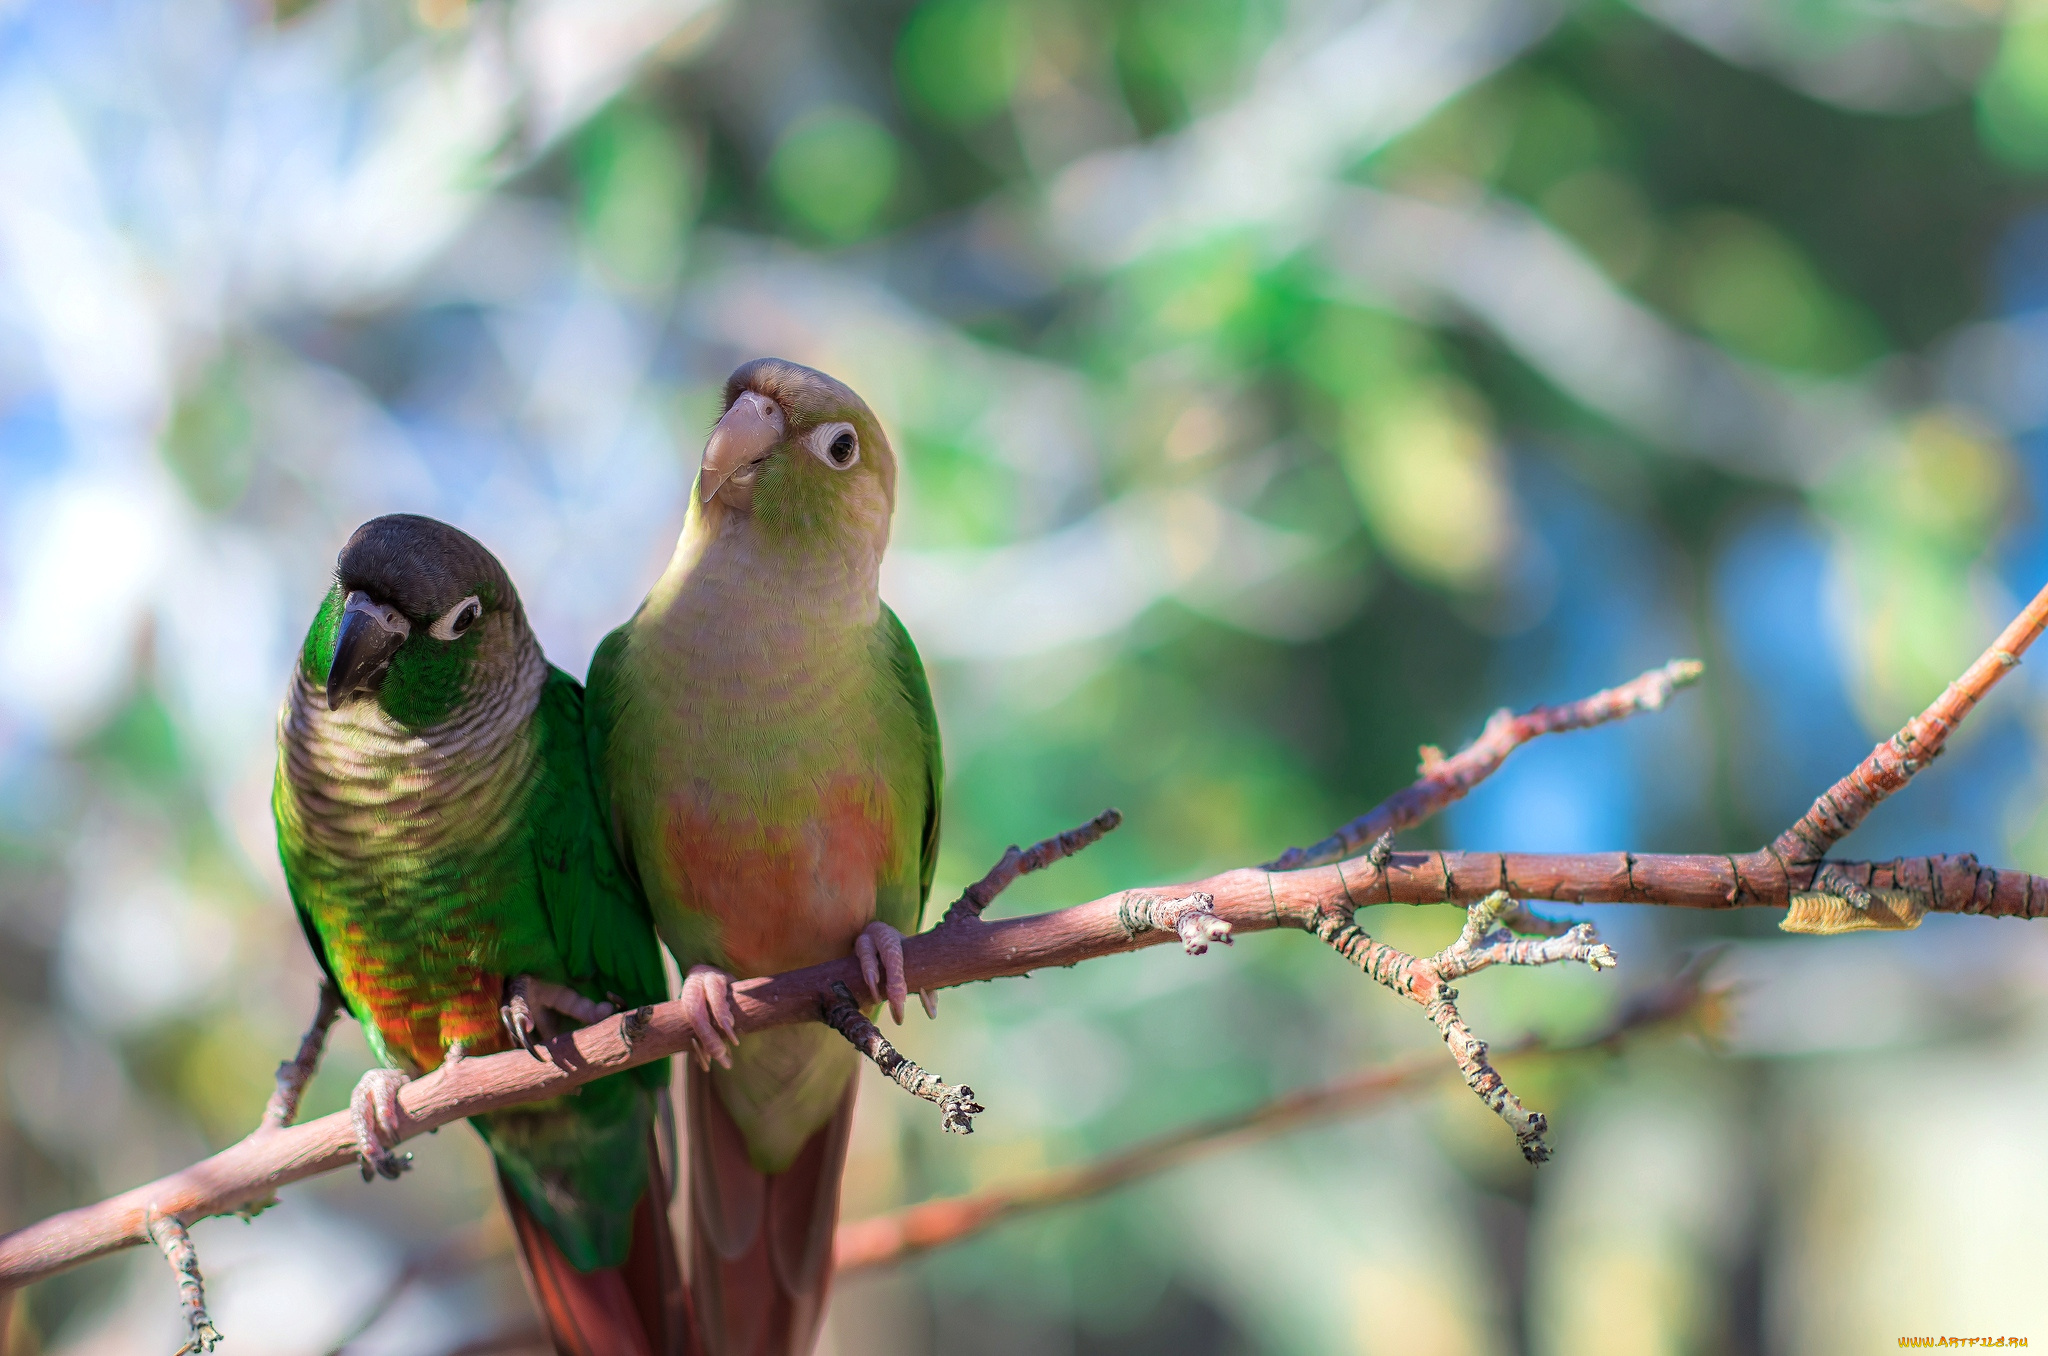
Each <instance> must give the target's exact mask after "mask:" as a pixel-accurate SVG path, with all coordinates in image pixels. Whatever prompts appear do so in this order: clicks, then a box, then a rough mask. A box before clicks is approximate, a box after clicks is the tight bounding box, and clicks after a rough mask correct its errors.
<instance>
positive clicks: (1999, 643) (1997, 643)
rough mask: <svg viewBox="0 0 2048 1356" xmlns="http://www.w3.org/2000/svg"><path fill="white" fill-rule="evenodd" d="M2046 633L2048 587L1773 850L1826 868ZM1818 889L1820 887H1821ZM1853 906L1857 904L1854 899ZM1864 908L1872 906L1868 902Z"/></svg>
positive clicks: (1797, 862)
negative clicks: (1839, 846) (1835, 851)
mask: <svg viewBox="0 0 2048 1356" xmlns="http://www.w3.org/2000/svg"><path fill="white" fill-rule="evenodd" d="M2044 629H2048V587H2044V588H2042V590H2041V591H2040V592H2039V593H2037V594H2035V595H2034V600H2033V601H2032V602H2030V603H2028V604H2027V605H2026V607H2025V608H2024V609H2022V611H2021V612H2020V614H2019V616H2017V617H2014V618H2013V619H2012V622H2011V623H2010V624H2009V625H2008V626H2007V627H2006V628H2005V630H2004V631H2002V632H2000V633H1999V636H1998V639H1996V640H1994V641H1992V642H1991V646H1990V648H1989V649H1987V650H1985V651H1984V653H1983V654H1981V655H1978V656H1977V662H1976V663H1974V664H1972V665H1970V667H1969V668H1967V669H1965V670H1964V671H1963V676H1962V677H1960V678H1958V679H1956V680H1955V681H1954V682H1953V683H1950V684H1949V685H1948V687H1947V688H1946V689H1944V690H1943V692H1942V694H1941V695H1940V696H1939V697H1937V698H1935V699H1934V702H1933V704H1931V705H1930V706H1929V707H1928V708H1927V709H1926V710H1925V711H1922V712H1921V713H1920V714H1919V715H1917V716H1915V717H1913V718H1912V719H1911V720H1909V721H1907V722H1906V724H1905V726H1904V728H1902V729H1901V730H1900V731H1899V732H1898V733H1897V734H1895V735H1893V736H1892V737H1891V738H1890V739H1887V740H1885V741H1884V742H1883V743H1881V744H1879V745H1878V746H1877V747H1876V748H1874V749H1872V750H1871V751H1870V756H1869V757H1867V758H1865V759H1864V760H1863V761H1862V762H1860V763H1858V764H1857V765H1856V767H1855V768H1854V769H1853V770H1852V771H1851V772H1850V773H1849V775H1848V776H1846V777H1844V778H1842V779H1841V780H1840V781H1838V782H1836V783H1835V784H1834V785H1833V786H1831V787H1829V788H1828V789H1827V790H1826V791H1824V792H1822V793H1821V795H1820V798H1819V799H1818V800H1816V801H1814V803H1813V806H1812V808H1811V809H1809V810H1807V812H1806V813H1805V814H1803V815H1801V816H1800V817H1799V819H1798V821H1797V822H1796V823H1794V824H1793V825H1792V827H1791V828H1789V829H1787V830H1785V831H1784V832H1783V833H1781V834H1779V835H1778V837H1777V840H1776V841H1775V842H1773V843H1772V844H1771V846H1770V848H1769V851H1771V852H1773V853H1775V854H1777V855H1778V856H1779V857H1781V858H1783V859H1784V861H1785V862H1786V863H1787V864H1788V865H1790V866H1792V867H1795V868H1797V867H1805V866H1811V865H1812V864H1814V863H1816V862H1818V861H1820V859H1821V858H1823V857H1825V856H1827V855H1828V852H1829V850H1830V849H1831V848H1833V847H1834V845H1835V844H1836V843H1839V842H1841V841H1842V839H1844V838H1846V837H1848V835H1849V833H1850V831H1851V830H1853V829H1854V828H1855V827H1856V826H1857V825H1858V824H1861V823H1862V822H1863V818H1864V816H1865V815H1868V814H1869V813H1870V812H1871V811H1872V810H1874V809H1876V808H1877V806H1878V804H1879V802H1881V801H1883V800H1884V799H1885V798H1886V797H1887V796H1890V795H1891V794H1892V793H1893V792H1895V791H1897V790H1899V789H1900V788H1901V787H1903V786H1904V785H1905V784H1906V783H1907V782H1909V781H1911V780H1912V779H1913V774H1914V773H1916V772H1918V771H1919V770H1920V769H1921V768H1923V767H1926V766H1927V765H1928V764H1929V763H1931V762H1933V761H1934V760H1935V759H1936V758H1938V757H1940V756H1941V751H1942V749H1943V748H1944V747H1945V746H1946V745H1947V743H1948V737H1949V736H1950V735H1952V734H1954V733H1955V731H1956V727H1957V726H1958V725H1961V724H1962V723H1963V717H1965V716H1967V715H1969V714H1970V711H1971V710H1972V709H1973V708H1974V707H1975V706H1976V705H1977V703H1978V702H1980V701H1982V700H1983V698H1984V694H1985V693H1987V692H1989V691H1990V690H1991V689H1992V688H1993V687H1994V686H1996V684H1997V683H1998V680H1999V679H2001V678H2003V677H2005V675H2006V674H2007V673H2009V672H2011V671H2012V670H2013V669H2015V668H2017V667H2019V662H2020V656H2021V655H2023V654H2025V653H2026V652H2027V648H2028V647H2029V646H2031V645H2032V644H2033V643H2034V642H2035V641H2036V640H2038V639H2039V638H2040V636H2041V632H2042V631H2043V630H2044ZM1815 885H1816V887H1818V885H1819V882H1818V881H1816V882H1815ZM1850 898H1851V902H1852V903H1853V902H1856V900H1855V897H1853V896H1851V897H1850ZM1858 907H1859V908H1867V907H1868V896H1867V895H1866V896H1864V897H1863V902H1861V903H1859V904H1858Z"/></svg>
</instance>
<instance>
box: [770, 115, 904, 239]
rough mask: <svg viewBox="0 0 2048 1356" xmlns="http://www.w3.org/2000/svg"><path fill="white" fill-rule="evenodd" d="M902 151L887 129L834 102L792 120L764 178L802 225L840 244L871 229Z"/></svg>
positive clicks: (884, 202) (890, 187)
mask: <svg viewBox="0 0 2048 1356" xmlns="http://www.w3.org/2000/svg"><path fill="white" fill-rule="evenodd" d="M900 160H901V151H900V149H899V147H898V146H897V144H896V138H895V137H893V136H891V135H890V134H889V131H888V129H886V128H884V127H883V126H882V125H881V124H880V123H878V122H876V121H875V120H874V119H873V118H870V117H869V116H868V115H867V114H865V113H862V112H860V111H859V110H857V109H853V108H848V107H845V106H843V105H832V106H829V107H826V108H821V109H817V110H815V111H813V112H811V113H807V114H805V115H804V116H803V117H801V118H799V119H797V120H796V121H795V122H794V123H792V124H790V127H789V130H788V131H786V132H784V133H783V135H782V140H781V141H780V142H778V143H776V147H775V153H774V154H773V155H772V156H770V157H769V160H768V182H769V185H770V186H771V187H772V188H773V190H774V192H775V198H776V201H777V202H778V203H780V204H781V206H782V209H783V211H785V212H786V213H788V215H789V216H790V218H791V219H792V220H793V221H794V222H795V223H796V224H797V225H798V226H800V227H802V228H803V229H805V230H807V231H809V232H811V233H813V234H815V235H819V236H822V237H824V238H825V239H827V240H830V241H834V242H839V241H848V240H853V239H856V238H858V237H860V236H862V235H865V234H866V233H867V232H868V231H869V229H870V228H872V227H873V226H874V225H875V223H876V220H877V218H879V217H880V216H881V213H882V209H883V208H884V207H885V206H887V205H888V202H889V198H890V195H891V194H892V193H894V191H895V188H896V175H897V169H898V164H899V162H900Z"/></svg>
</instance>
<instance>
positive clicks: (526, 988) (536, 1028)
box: [498, 975, 619, 1059]
mask: <svg viewBox="0 0 2048 1356" xmlns="http://www.w3.org/2000/svg"><path fill="white" fill-rule="evenodd" d="M618 1010H619V1009H618V1008H617V1007H615V1006H614V1005H612V1004H610V1003H598V1002H593V1001H592V1000H590V999H588V998H585V997H584V996H583V995H582V994H580V993H577V992H576V991H575V990H574V989H572V988H570V987H569V986H568V985H566V984H555V983H551V982H550V981H548V980H545V979H535V978H534V977H533V976H532V975H514V976H512V978H511V979H509V980H507V981H506V982H505V1006H503V1007H502V1008H499V1009H498V1019H499V1020H500V1021H502V1022H503V1023H504V1024H505V1034H506V1035H508V1036H510V1037H511V1038H512V1043H513V1044H514V1045H516V1046H518V1047H519V1048H520V1049H522V1050H524V1051H525V1052H526V1053H527V1054H529V1055H532V1056H533V1057H534V1058H535V1059H539V1058H540V1051H539V1049H538V1048H536V1047H535V1045H534V1043H533V1038H534V1037H535V1036H536V1035H538V1036H539V1037H540V1038H541V1039H542V1040H543V1041H546V1040H551V1039H553V1037H554V1035H555V1030H554V1023H553V1022H550V1021H548V1020H547V1014H548V1013H550V1012H559V1013H561V1014H563V1015H564V1016H567V1017H574V1018H575V1019H576V1020H577V1021H579V1022H581V1023H583V1024H584V1025H585V1026H589V1025H590V1024H591V1023H592V1022H601V1021H603V1020H604V1019H605V1018H607V1017H609V1016H611V1015H612V1014H613V1013H615V1012H617V1011H618Z"/></svg>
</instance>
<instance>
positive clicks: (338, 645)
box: [327, 589, 412, 711]
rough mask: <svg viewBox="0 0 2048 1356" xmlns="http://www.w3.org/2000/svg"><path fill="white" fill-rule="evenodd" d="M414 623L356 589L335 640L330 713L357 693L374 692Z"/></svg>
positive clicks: (329, 669) (330, 666)
mask: <svg viewBox="0 0 2048 1356" xmlns="http://www.w3.org/2000/svg"><path fill="white" fill-rule="evenodd" d="M411 630H412V623H411V622H409V621H407V620H406V619H405V614H404V613H403V612H400V611H399V610H398V609H397V608H395V607H389V606H386V605H385V604H383V603H380V602H376V601H375V600H373V599H372V598H371V597H370V595H369V594H367V593H364V592H363V591H362V590H360V589H357V590H355V591H354V592H352V593H350V594H349V595H348V598H347V599H346V600H345V601H344V602H343V604H342V609H341V630H340V631H339V632H338V633H337V634H336V635H335V637H334V659H333V661H332V662H331V663H329V664H328V666H327V709H328V710H330V711H331V710H333V709H334V708H336V707H338V706H340V705H341V704H342V702H344V701H346V700H347V699H348V698H349V697H350V696H351V695H352V694H354V693H357V692H375V691H376V690H377V688H378V687H379V685H381V684H382V683H383V681H384V673H385V671H386V670H387V669H389V668H390V667H391V656H392V655H394V654H397V653H398V647H399V646H400V645H403V644H404V643H405V637H406V635H407V634H408V633H409V632H410V631H411Z"/></svg>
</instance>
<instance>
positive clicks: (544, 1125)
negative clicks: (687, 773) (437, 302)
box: [273, 516, 668, 1270]
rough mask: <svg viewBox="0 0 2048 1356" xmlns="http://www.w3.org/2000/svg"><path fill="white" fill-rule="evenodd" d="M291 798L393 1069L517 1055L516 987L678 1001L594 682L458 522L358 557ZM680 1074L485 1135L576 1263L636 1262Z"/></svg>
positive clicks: (301, 884) (286, 851)
mask: <svg viewBox="0 0 2048 1356" xmlns="http://www.w3.org/2000/svg"><path fill="white" fill-rule="evenodd" d="M366 637H367V639H366ZM366 647H367V648H366ZM343 668H345V669H346V670H347V671H346V672H339V671H338V670H340V669H343ZM330 695H332V696H333V697H334V698H336V700H335V701H333V702H332V703H330ZM273 807H274V810H275V813H276V821H277V835H278V849H279V853H280V855H281V856H282V858H283V861H284V867H285V877H286V880H287V882H288V884H289V886H290V889H291V895H292V901H293V904H294V905H295V906H296V908H297V911H298V915H299V919H300V922H301V923H302V925H303V926H304V928H305V931H306V936H307V940H308V941H309V942H310V943H311V944H312V946H313V949H314V951H315V953H316V954H317V955H318V956H319V958H320V961H321V964H322V966H323V967H324V968H325V969H326V971H327V973H328V974H329V975H330V976H331V977H332V978H333V980H334V982H335V984H336V985H337V987H338V988H339V989H340V991H341V994H342V997H343V999H344V1000H345V1001H346V1003H347V1004H348V1008H349V1011H350V1012H351V1013H352V1014H353V1015H355V1016H356V1017H357V1018H358V1019H360V1020H361V1022H362V1024H363V1029H364V1031H365V1033H366V1034H367V1036H368V1038H369V1041H370V1044H371V1047H372V1049H373V1050H374V1051H375V1052H376V1054H377V1057H378V1058H379V1059H380V1060H381V1061H383V1062H384V1063H385V1064H387V1065H389V1066H391V1067H393V1068H397V1069H401V1070H403V1071H405V1072H407V1073H410V1074H415V1075H417V1074H420V1073H424V1072H426V1071H428V1070H430V1069H432V1068H434V1067H436V1066H437V1065H438V1064H439V1063H440V1062H441V1061H442V1060H443V1059H444V1058H445V1057H446V1054H447V1050H448V1047H449V1045H450V1044H451V1043H453V1042H458V1041H459V1042H461V1043H462V1045H463V1048H464V1051H465V1052H466V1053H469V1054H480V1053H487V1052H489V1051H492V1050H498V1049H504V1048H507V1047H508V1046H509V1040H508V1038H507V1036H506V1034H505V1032H504V1030H503V1027H502V1025H501V1023H500V1018H499V1007H500V1004H501V1003H502V1002H503V1001H504V988H505V984H506V981H507V980H508V979H510V978H511V977H513V976H516V975H530V976H533V977H535V978H537V979H541V980H547V981H551V982H553V983H557V984H562V985H567V986H568V987H570V988H572V989H574V990H576V991H577V992H579V993H581V994H583V995H584V996H585V997H587V998H590V999H592V1000H594V1001H600V1002H601V1001H605V1000H606V999H607V998H608V997H612V998H616V999H620V1000H623V1001H624V1002H625V1003H627V1004H632V1005H638V1004H642V1003H650V1002H658V1001H660V1000H661V999H662V997H663V996H664V994H665V989H666V982H665V978H664V975H663V970H662V965H661V957H660V952H659V949H658V946H657V943H656V941H655V938H654V934H653V931H652V928H651V926H650V923H649V919H648V916H647V910H646V904H645V901H644V900H643V898H642V897H641V895H640V892H639V889H638V887H637V886H636V885H635V884H634V882H633V881H632V880H631V878H630V877H629V876H628V875H627V874H626V873H625V871H623V870H622V869H621V867H620V864H619V861H618V857H617V855H616V853H615V851H614V849H613V847H612V844H611V841H610V837H609V834H608V832H607V831H606V829H605V827H604V825H603V823H602V821H601V819H600V817H599V812H598V804H597V798H596V794H595V792H594V790H593V781H592V769H591V765H590V760H589V745H588V740H587V737H586V731H585V728H584V710H583V692H582V689H581V688H580V687H579V686H578V684H577V683H576V681H575V679H573V678H571V677H570V676H569V675H567V674H565V673H563V672H561V671H560V670H559V669H555V668H553V667H552V666H551V665H549V664H548V663H547V661H546V660H545V659H544V658H543V657H542V655H541V652H540V647H539V645H538V643H537V642H536V641H535V640H534V637H533V635H532V632H531V631H530V630H529V629H528V627H527V623H526V619H525V615H524V612H523V610H522V608H521V607H520V604H519V599H518V595H517V593H516V592H515V591H514V589H513V588H512V585H511V581H510V580H509V579H508V578H507V577H506V576H505V573H504V570H503V568H502V567H501V566H500V565H499V564H498V562H497V561H496V560H495V559H494V558H492V557H491V555H490V553H489V552H488V551H485V550H484V548H483V547H482V546H480V545H478V544H477V543H476V542H474V541H472V540H471V539H470V538H468V537H466V536H464V535H463V534H461V533H459V532H456V531H455V530H454V529H452V528H448V527H445V526H443V525H442V524H439V523H435V522H433V521H432V520H430V519H423V518H411V517H404V516H397V517H391V518H382V519H378V520H376V521H374V522H372V523H369V524H366V525H365V526H364V527H363V528H362V529H360V530H359V531H358V532H357V533H356V535H355V537H353V538H352V539H351V540H350V542H349V545H348V547H347V548H345V549H344V550H343V552H342V555H341V559H340V562H339V568H338V570H337V582H336V584H335V586H334V588H333V589H332V590H331V591H330V592H329V594H328V596H327V598H326V600H325V601H324V602H323V604H322V605H321V608H320V610H319V612H318V614H317V615H316V616H315V618H314V620H313V624H312V626H311V627H310V628H309V630H308V632H307V635H306V642H305V646H304V648H303V650H302V653H301V656H300V660H299V663H298V665H297V671H296V673H295V675H294V678H293V682H292V686H291V691H290V695H289V697H288V699H287V702H286V705H285V710H284V713H283V716H282V718H281V720H280V726H279V760H278V775H277V781H276V789H275V794H274V797H273ZM667 1078H668V1073H667V1064H666V1061H660V1062H656V1063H652V1064H647V1065H642V1066H640V1067H638V1068H636V1069H634V1070H631V1071H629V1072H627V1073H624V1074H619V1075H615V1076H613V1077H610V1078H604V1079H599V1080H597V1081H595V1082H592V1083H589V1084H586V1085H584V1086H583V1087H582V1088H580V1089H578V1090H577V1091H576V1092H573V1093H571V1094H568V1095H566V1096H564V1097H560V1098H557V1099H555V1100H553V1101H550V1102H545V1103H540V1104H536V1105H534V1106H529V1107H520V1108H516V1109H513V1110H508V1111H502V1112H495V1113H492V1114H490V1115H487V1116H480V1117H477V1118H475V1120H474V1121H473V1122H472V1123H473V1124H474V1125H475V1126H476V1128H477V1129H478V1131H479V1132H480V1133H481V1134H482V1135H483V1137H484V1139H485V1141H486V1142H487V1143H489V1145H490V1146H491V1149H492V1152H493V1153H494V1155H495V1156H496V1158H497V1160H498V1163H499V1166H500V1168H501V1169H502V1170H503V1173H504V1177H505V1179H506V1181H507V1183H508V1184H509V1186H510V1188H511V1189H512V1190H514V1191H515V1192H516V1193H517V1195H518V1197H519V1199H520V1200H521V1201H522V1202H523V1203H524V1204H525V1206H526V1207H527V1208H528V1209H529V1210H530V1212H531V1213H532V1214H533V1215H534V1216H535V1217H536V1218H537V1219H538V1220H539V1221H540V1222H541V1224H542V1226H543V1227H544V1228H545V1229H546V1230H547V1232H548V1233H549V1234H550V1236H551V1237H553V1238H554V1240H555V1241H556V1243H557V1244H558V1245H559V1246H560V1247H561V1249H562V1251H563V1253H564V1254H565V1255H566V1256H567V1257H568V1258H569V1259H570V1261H571V1262H572V1263H573V1264H574V1265H575V1266H576V1267H578V1268H579V1269H582V1270H590V1269H593V1268H597V1267H611V1266H617V1265H619V1264H621V1262H622V1261H623V1260H624V1258H625V1256H626V1252H627V1249H628V1245H629V1241H630V1240H629V1235H630V1231H631V1217H632V1211H633V1208H634V1206H635V1204H636V1202H638V1200H639V1199H640V1197H641V1196H642V1195H643V1194H644V1192H645V1190H646V1188H647V1185H648V1181H649V1162H648V1153H647V1144H648V1137H649V1134H650V1132H651V1130H652V1129H653V1127H654V1125H655V1122H656V1108H655V1098H656V1096H657V1093H656V1091H655V1090H656V1089H660V1088H663V1087H665V1086H666V1083H667Z"/></svg>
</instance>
